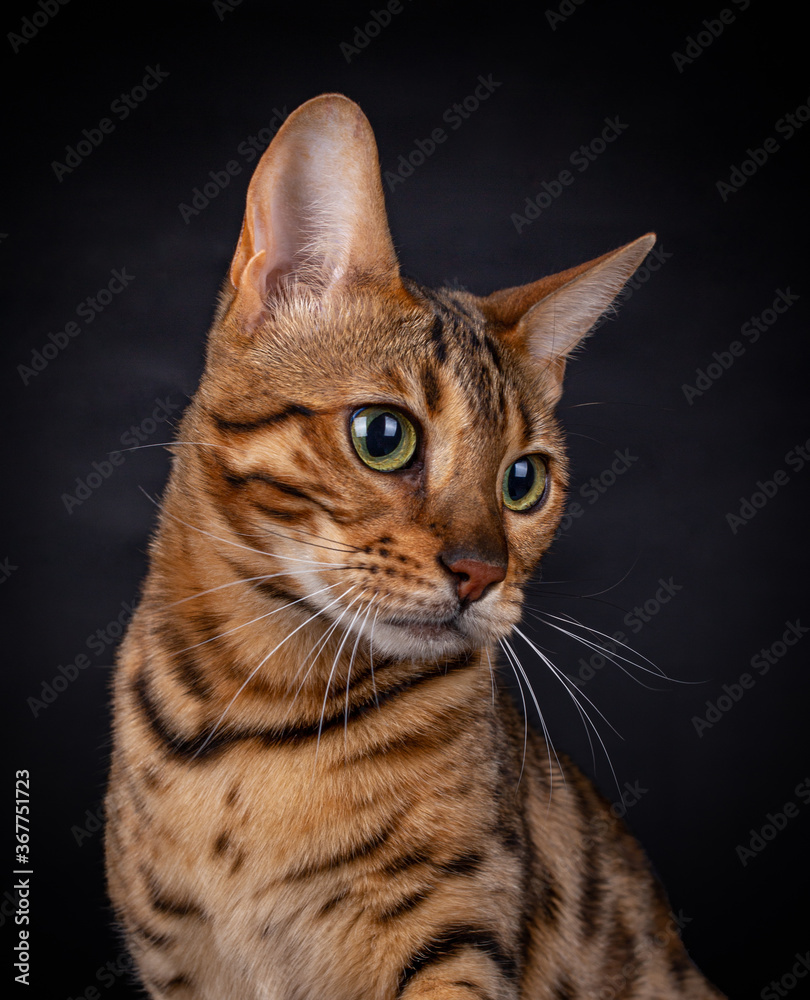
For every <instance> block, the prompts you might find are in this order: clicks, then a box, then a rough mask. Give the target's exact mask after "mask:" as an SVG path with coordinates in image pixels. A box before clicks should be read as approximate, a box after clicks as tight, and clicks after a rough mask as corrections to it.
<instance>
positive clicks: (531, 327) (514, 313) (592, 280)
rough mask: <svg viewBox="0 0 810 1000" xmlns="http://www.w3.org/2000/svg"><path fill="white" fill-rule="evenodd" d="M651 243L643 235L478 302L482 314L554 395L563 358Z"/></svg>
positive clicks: (652, 236) (652, 237) (608, 303)
mask: <svg viewBox="0 0 810 1000" xmlns="http://www.w3.org/2000/svg"><path fill="white" fill-rule="evenodd" d="M654 243H655V233H647V234H646V236H641V237H639V239H637V240H634V241H633V242H632V243H627V244H625V246H623V247H619V249H618V250H613V251H612V252H611V253H606V254H604V255H603V256H601V257H597V258H596V259H595V260H590V261H588V262H587V263H585V264H580V265H579V266H578V267H572V268H570V269H569V270H567V271H560V272H559V273H558V274H552V275H549V276H548V277H545V278H541V279H540V280H539V281H535V282H532V284H530V285H522V286H520V287H518V288H506V289H503V290H502V291H498V292H493V294H492V295H489V296H488V297H487V298H484V299H481V300H480V303H479V304H480V306H481V309H482V310H483V312H484V314H485V315H486V316H487V317H488V318H489V319H490V320H491V321H493V322H494V323H495V324H496V326H497V327H499V328H500V329H501V330H502V331H503V336H504V338H505V339H506V340H508V341H509V342H510V343H513V344H515V345H516V346H520V347H521V348H523V349H524V350H526V351H527V352H528V353H529V354H530V355H532V356H533V357H534V358H536V359H537V361H539V362H540V363H541V364H542V365H543V366H544V368H546V369H547V370H548V373H549V375H550V376H551V378H552V381H553V382H554V388H555V391H556V393H557V396H558V397H559V394H560V393H561V391H562V377H563V373H564V370H565V360H566V358H567V357H568V355H569V354H570V353H571V352H572V351H573V350H574V348H575V347H576V346H577V345H578V344H579V343H581V341H582V340H583V339H584V338H585V337H586V336H587V335H588V333H589V331H590V329H591V327H592V326H593V325H594V323H596V321H597V320H598V319H599V317H600V316H601V315H602V313H604V312H605V310H607V309H609V308H610V306H611V304H612V302H613V301H614V299H615V298H616V296H617V295H618V294H619V292H620V291H621V290H622V288H623V287H624V285H625V284H626V282H627V281H628V279H629V278H630V277H631V276H632V275H633V272H634V271H635V270H636V268H637V267H638V266H639V265H640V264H641V262H642V261H643V260H644V258H645V257H646V256H647V254H648V253H649V252H650V250H651V249H652V247H653V244H654Z"/></svg>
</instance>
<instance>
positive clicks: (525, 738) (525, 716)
mask: <svg viewBox="0 0 810 1000" xmlns="http://www.w3.org/2000/svg"><path fill="white" fill-rule="evenodd" d="M504 641H505V640H503V639H499V640H498V642H499V643H500V646H501V648H502V649H503V651H504V652H505V653H506V658H507V660H509V666H510V667H511V668H512V673H513V674H514V675H515V680H516V681H517V686H518V693H519V694H520V700H521V702H523V758H522V760H521V762H520V773H519V774H518V780H517V788H519V787H520V782H521V779H522V778H523V771H524V770H525V768H526V750H527V748H528V745H529V710H528V708H527V707H526V698H525V697H524V694H523V685H522V684H521V683H520V674H519V673H518V672H517V668H516V667H515V665H514V663H513V662H512V657H511V655H510V653H509V652H508V651H507V649H506V646H504ZM517 788H515V795H516V796H517Z"/></svg>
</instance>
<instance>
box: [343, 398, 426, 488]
mask: <svg viewBox="0 0 810 1000" xmlns="http://www.w3.org/2000/svg"><path fill="white" fill-rule="evenodd" d="M351 434H352V444H353V445H354V449H355V451H356V452H357V454H358V455H359V456H360V458H361V460H362V461H363V462H365V464H366V465H367V466H368V467H369V468H370V469H376V471H377V472H396V471H397V470H398V469H404V468H405V466H406V465H407V464H408V463H409V462H410V460H411V459H412V458H413V455H414V452H415V451H416V429H415V428H414V426H413V424H412V423H411V422H410V420H408V418H407V417H406V416H405V415H404V414H403V413H400V412H399V411H398V410H392V409H390V408H389V407H387V406H365V407H363V409H362V410H357V412H356V413H354V414H353V416H352V423H351Z"/></svg>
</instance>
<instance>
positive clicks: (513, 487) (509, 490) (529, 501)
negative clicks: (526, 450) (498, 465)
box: [503, 455, 547, 510]
mask: <svg viewBox="0 0 810 1000" xmlns="http://www.w3.org/2000/svg"><path fill="white" fill-rule="evenodd" d="M546 478H547V473H546V463H545V462H544V461H543V459H542V458H541V457H540V456H539V455H524V456H523V458H519V459H518V460H517V462H512V464H511V465H510V466H509V468H508V469H507V470H506V472H505V473H504V476H503V502H504V503H505V504H506V506H507V507H508V508H509V509H510V510H528V509H529V508H530V507H533V506H534V505H535V504H536V503H537V501H538V500H539V499H540V498H541V497H542V496H543V493H545V489H546Z"/></svg>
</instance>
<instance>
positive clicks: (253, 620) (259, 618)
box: [177, 583, 340, 656]
mask: <svg viewBox="0 0 810 1000" xmlns="http://www.w3.org/2000/svg"><path fill="white" fill-rule="evenodd" d="M338 586H340V584H337V583H330V584H329V586H328V587H321V589H320V590H315V591H313V592H312V593H311V594H304V596H303V597H298V598H296V600H294V601H289V602H288V603H287V604H283V605H282V606H281V607H280V608H273V610H272V611H268V612H267V613H266V614H263V615H258V616H257V617H256V618H251V620H250V621H249V622H242V624H241V625H235V626H234V627H233V628H229V629H228V630H227V632H220V633H219V635H213V636H211V638H210V639H203V640H202V642H195V643H194V645H193V646H186V648H185V649H181V650H179V651H178V654H177V655H178V656H179V655H180V653H187V652H188V651H189V650H190V649H198V648H199V647H200V646H204V645H205V644H206V643H208V642H214V640H215V639H222V638H223V637H224V636H226V635H231V634H232V633H233V632H238V631H239V630H240V629H243V628H247V627H248V625H253V624H255V623H256V622H260V621H262V619H264V618H270V617H271V616H272V615H277V614H278V613H279V611H286V610H287V608H291V607H292V606H293V605H294V604H300V603H301V601H306V600H308V599H309V598H310V597H315V595H316V594H322V593H323V592H324V591H325V590H334V588H335V587H338Z"/></svg>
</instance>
